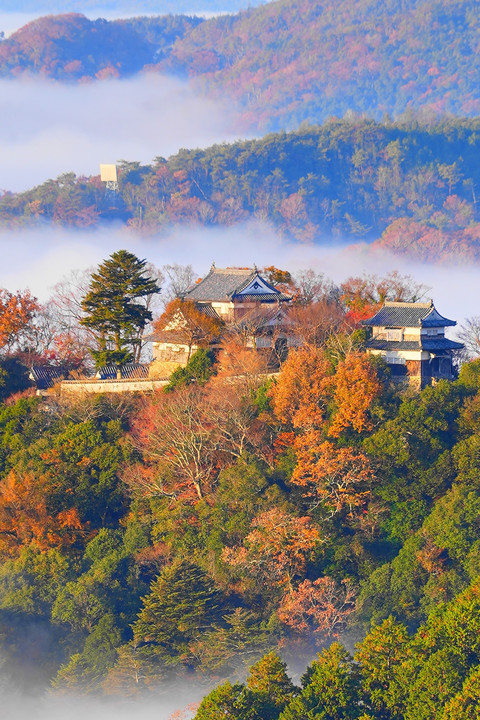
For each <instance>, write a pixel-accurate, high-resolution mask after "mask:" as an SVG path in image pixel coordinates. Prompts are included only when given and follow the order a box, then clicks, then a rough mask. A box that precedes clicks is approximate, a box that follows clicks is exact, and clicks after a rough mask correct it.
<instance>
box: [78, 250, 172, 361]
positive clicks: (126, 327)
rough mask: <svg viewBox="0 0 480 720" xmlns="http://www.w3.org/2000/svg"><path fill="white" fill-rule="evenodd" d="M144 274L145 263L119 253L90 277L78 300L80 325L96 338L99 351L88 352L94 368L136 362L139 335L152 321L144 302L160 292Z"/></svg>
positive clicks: (153, 282) (129, 255)
mask: <svg viewBox="0 0 480 720" xmlns="http://www.w3.org/2000/svg"><path fill="white" fill-rule="evenodd" d="M145 270H146V261H145V260H139V259H138V258H137V257H136V256H135V255H133V254H132V253H130V252H128V251H127V250H119V251H117V252H114V253H113V254H112V255H111V256H110V257H109V258H108V259H107V260H105V261H104V262H103V263H102V264H101V265H100V266H99V268H98V270H97V271H96V272H95V273H93V274H92V276H91V281H90V287H89V290H88V292H87V294H86V295H85V296H84V298H83V300H82V309H83V311H84V312H85V316H84V317H83V318H81V320H80V322H81V324H82V325H85V326H86V327H88V328H91V329H92V330H93V331H94V333H95V335H96V337H97V341H98V346H99V349H98V350H96V349H92V350H91V353H92V356H93V357H94V359H95V363H96V365H97V367H101V366H102V365H105V364H108V363H113V364H115V365H122V364H123V363H125V362H128V361H129V360H138V358H139V353H140V349H141V336H142V332H143V330H144V328H145V326H146V324H147V322H148V321H149V320H151V319H152V314H151V312H150V310H148V308H147V307H146V305H145V300H146V299H148V298H149V297H150V296H151V295H153V294H154V293H158V292H160V288H159V287H158V285H157V283H156V281H155V280H154V279H152V278H150V277H148V276H147V275H145Z"/></svg>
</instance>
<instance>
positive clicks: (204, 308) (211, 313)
mask: <svg viewBox="0 0 480 720" xmlns="http://www.w3.org/2000/svg"><path fill="white" fill-rule="evenodd" d="M195 304H196V307H197V310H199V311H200V312H201V313H202V315H205V317H209V318H213V320H218V321H219V322H222V318H221V317H220V315H219V314H218V313H217V311H216V310H215V308H213V307H212V306H211V305H209V304H208V303H205V304H203V303H195Z"/></svg>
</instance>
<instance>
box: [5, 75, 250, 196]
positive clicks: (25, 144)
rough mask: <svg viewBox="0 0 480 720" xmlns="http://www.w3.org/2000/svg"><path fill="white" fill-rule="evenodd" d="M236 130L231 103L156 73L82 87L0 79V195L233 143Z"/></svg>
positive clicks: (93, 83) (44, 81) (49, 82)
mask: <svg viewBox="0 0 480 720" xmlns="http://www.w3.org/2000/svg"><path fill="white" fill-rule="evenodd" d="M234 124H235V113H234V110H233V108H232V107H231V105H230V106H228V107H227V106H226V105H222V104H220V103H215V102H211V101H209V100H206V99H205V98H200V97H199V96H198V95H196V94H195V93H194V92H193V91H192V90H191V89H190V87H189V86H188V85H187V84H186V83H182V82H180V81H178V80H174V79H172V78H165V77H162V76H159V75H154V74H150V75H143V76H139V77H137V78H135V79H131V80H107V81H103V82H92V83H90V84H86V85H64V84H61V83H55V82H51V81H46V80H35V81H34V80H0V190H1V189H3V190H13V191H19V190H25V189H28V188H31V187H32V186H34V185H37V184H39V183H41V182H43V181H45V180H47V179H48V178H55V177H57V176H58V175H60V174H61V173H63V172H70V171H73V172H75V173H76V174H77V175H82V174H85V175H95V174H98V173H99V168H98V166H99V164H100V163H115V162H116V161H117V160H120V159H125V160H139V161H141V162H142V163H145V162H150V161H151V160H153V158H154V157H156V156H157V155H162V156H163V157H168V156H169V155H172V154H174V153H175V152H177V151H178V150H179V149H180V148H182V147H184V148H196V147H207V146H209V145H211V144H213V143H215V142H223V141H231V140H234V139H235V138H237V137H238V136H237V135H236V134H235V132H234V131H233V129H232V128H233V127H234Z"/></svg>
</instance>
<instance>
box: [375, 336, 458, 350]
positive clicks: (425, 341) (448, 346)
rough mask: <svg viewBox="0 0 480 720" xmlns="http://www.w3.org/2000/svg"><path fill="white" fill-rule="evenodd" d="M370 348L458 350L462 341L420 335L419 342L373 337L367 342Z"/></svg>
mask: <svg viewBox="0 0 480 720" xmlns="http://www.w3.org/2000/svg"><path fill="white" fill-rule="evenodd" d="M367 348H369V349H370V350H427V351H429V352H440V351H441V350H460V349H461V348H463V345H462V343H458V342H455V341H454V340H449V339H448V338H445V337H443V338H436V339H433V338H430V337H422V340H421V344H420V342H419V341H418V340H400V341H393V340H379V339H377V338H374V339H372V340H369V341H368V342H367Z"/></svg>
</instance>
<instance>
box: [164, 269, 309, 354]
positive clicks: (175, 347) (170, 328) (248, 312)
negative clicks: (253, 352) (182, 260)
mask: <svg viewBox="0 0 480 720" xmlns="http://www.w3.org/2000/svg"><path fill="white" fill-rule="evenodd" d="M182 299H183V300H184V301H185V302H188V301H190V302H193V303H195V306H196V308H197V309H198V310H199V311H200V312H201V313H202V314H204V315H206V316H208V317H211V318H215V319H216V320H218V321H219V323H220V324H221V327H222V328H223V329H224V331H229V330H232V329H236V330H237V332H240V333H243V335H244V337H245V340H246V344H247V346H250V347H255V348H257V349H260V348H263V349H270V350H273V351H277V352H280V353H282V352H283V351H284V350H286V349H287V348H288V346H289V345H290V344H296V342H295V339H294V338H293V337H292V336H291V335H290V334H289V333H288V322H287V321H286V315H285V311H284V307H285V306H286V305H287V304H288V303H289V302H290V301H291V296H290V295H288V294H286V293H284V292H282V291H281V290H279V289H278V288H276V287H275V286H274V285H272V284H271V283H269V282H268V281H267V280H266V279H265V278H263V277H262V276H261V275H260V273H259V271H258V270H257V269H256V268H253V269H251V268H217V267H215V265H212V267H211V269H210V272H209V273H208V275H206V276H205V277H204V278H203V280H201V281H200V282H198V283H197V284H196V285H195V286H194V287H193V288H191V289H190V290H188V292H186V293H185V294H184V296H183V298H182ZM180 312H181V310H180V311H179V313H180ZM182 326H183V321H182V318H181V317H180V316H178V317H175V318H174V319H173V320H172V321H171V322H170V323H169V324H168V325H167V326H166V327H165V328H164V329H163V330H162V331H160V332H157V333H155V334H154V335H153V336H152V338H151V339H152V342H153V360H154V361H167V362H178V363H180V364H184V363H185V362H186V361H187V358H188V355H189V353H191V352H192V351H195V350H197V349H198V346H196V345H193V346H189V345H188V344H187V343H186V342H185V339H184V337H183V336H184V333H183V332H182ZM220 339H221V337H220V336H219V337H218V338H217V340H218V341H220Z"/></svg>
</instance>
